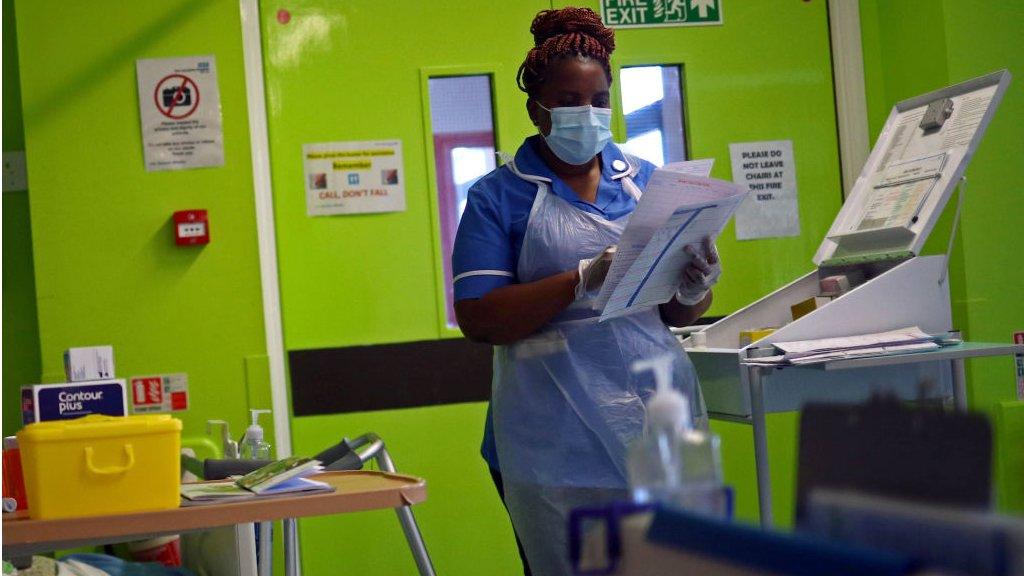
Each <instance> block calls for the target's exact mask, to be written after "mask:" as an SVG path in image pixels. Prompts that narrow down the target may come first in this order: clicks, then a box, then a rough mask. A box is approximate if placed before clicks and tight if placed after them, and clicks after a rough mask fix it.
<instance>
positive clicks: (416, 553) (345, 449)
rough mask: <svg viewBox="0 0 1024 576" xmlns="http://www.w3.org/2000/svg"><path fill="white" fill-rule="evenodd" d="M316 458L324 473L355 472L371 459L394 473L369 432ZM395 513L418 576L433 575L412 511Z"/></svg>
mask: <svg viewBox="0 0 1024 576" xmlns="http://www.w3.org/2000/svg"><path fill="white" fill-rule="evenodd" d="M316 458H317V459H318V460H320V461H321V462H324V463H325V465H326V468H325V469H326V470H359V469H361V468H362V467H363V465H364V464H366V462H367V461H369V460H374V461H376V462H377V467H378V468H379V469H380V470H381V471H383V472H391V473H395V472H397V470H395V463H394V462H392V461H391V456H389V455H388V451H387V450H386V449H385V448H384V441H383V440H381V438H380V436H377V435H376V434H374V433H372V432H370V433H367V434H363V435H362V436H360V437H358V438H354V439H352V440H349V439H347V438H346V439H344V440H342V441H341V442H340V443H339V444H338V445H336V446H332V447H331V448H328V449H327V450H324V451H323V452H321V453H320V454H319V455H317V457H316ZM395 514H397V515H398V522H399V523H400V524H401V525H402V533H403V534H405V540H406V541H407V542H408V543H409V550H410V551H411V552H412V557H413V559H414V560H415V561H416V568H417V569H418V570H419V573H420V576H435V573H434V565H433V564H431V562H430V554H428V553H427V547H426V545H425V544H424V543H423V536H421V535H420V528H419V526H417V524H416V517H415V516H413V514H412V508H410V507H409V506H398V507H397V508H395Z"/></svg>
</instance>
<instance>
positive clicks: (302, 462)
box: [181, 456, 334, 504]
mask: <svg viewBox="0 0 1024 576" xmlns="http://www.w3.org/2000/svg"><path fill="white" fill-rule="evenodd" d="M321 470H323V466H321V465H320V461H319V460H313V459H311V458H299V457H297V456H292V457H290V458H285V459H283V460H278V461H276V462H271V463H270V464H267V465H266V466H264V467H262V468H259V469H257V470H253V471H252V472H249V473H248V474H246V475H245V476H237V477H233V478H229V479H227V480H218V481H215V482H197V483H195V484H182V485H181V495H182V496H184V497H185V498H186V499H187V500H188V501H191V502H189V503H190V504H191V503H200V502H208V501H211V500H215V501H224V500H235V499H239V498H253V497H257V496H270V495H276V494H286V493H292V492H330V491H332V490H334V489H333V488H332V487H331V485H330V484H326V483H324V482H317V481H316V480H310V479H309V478H305V477H304V476H308V475H310V474H314V473H316V472H319V471H321Z"/></svg>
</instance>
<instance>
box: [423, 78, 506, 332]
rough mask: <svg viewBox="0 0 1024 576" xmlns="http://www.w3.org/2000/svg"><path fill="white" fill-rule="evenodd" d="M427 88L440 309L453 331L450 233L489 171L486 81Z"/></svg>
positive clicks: (448, 81) (436, 83) (438, 82)
mask: <svg viewBox="0 0 1024 576" xmlns="http://www.w3.org/2000/svg"><path fill="white" fill-rule="evenodd" d="M429 87H430V121H431V131H432V133H433V137H434V171H435V174H436V175H437V195H438V202H437V205H438V210H439V211H440V214H439V216H440V217H439V218H438V221H439V222H440V225H441V245H442V246H441V247H442V250H441V253H442V259H443V262H442V265H443V267H444V278H445V304H446V306H445V310H446V316H447V318H446V319H447V323H448V326H449V327H450V328H455V327H456V326H457V323H456V321H455V294H454V291H453V288H452V256H451V255H452V248H453V247H454V246H455V232H456V230H458V228H459V219H460V218H461V217H462V211H463V210H465V208H466V196H467V194H468V193H469V189H470V187H471V186H473V184H475V183H476V181H477V180H479V179H480V177H481V176H483V175H485V174H487V173H488V172H490V171H491V170H494V168H495V158H494V109H493V104H492V103H493V99H492V97H491V77H490V76H489V75H486V74H481V75H475V76H446V77H438V78H430V80H429Z"/></svg>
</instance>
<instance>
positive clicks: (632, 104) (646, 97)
mask: <svg viewBox="0 0 1024 576" xmlns="http://www.w3.org/2000/svg"><path fill="white" fill-rule="evenodd" d="M620 78H621V86H622V114H623V116H624V117H625V119H626V143H625V145H623V148H624V149H625V150H626V151H627V152H629V153H630V154H634V155H636V156H639V157H641V158H643V159H645V160H647V161H649V162H651V163H653V164H655V165H657V166H664V165H665V164H667V163H669V162H679V161H680V160H686V158H687V151H686V131H685V122H684V114H683V89H682V88H683V86H682V67H681V66H677V65H669V66H631V67H628V68H623V69H622V72H621V74H620Z"/></svg>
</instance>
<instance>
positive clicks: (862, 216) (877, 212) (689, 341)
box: [682, 70, 1021, 526]
mask: <svg viewBox="0 0 1024 576" xmlns="http://www.w3.org/2000/svg"><path fill="white" fill-rule="evenodd" d="M1009 81H1010V74H1009V72H1007V71H1005V70H1003V71H1000V72H995V73H992V74H988V75H986V76H982V77H980V78H976V79H973V80H969V81H967V82H963V83H961V84H957V85H955V86H950V87H948V88H944V89H942V90H938V91H935V92H931V93H929V94H925V95H923V96H919V97H917V98H912V99H910V100H905V101H903V102H900V103H898V104H896V106H895V107H893V109H892V111H891V113H890V114H889V118H888V120H887V121H886V123H885V127H884V129H883V130H882V133H881V134H880V135H879V137H878V141H877V142H876V144H875V147H874V149H873V150H872V152H871V155H870V157H869V158H868V160H867V162H866V163H865V165H864V168H863V169H862V170H861V173H860V176H859V177H858V178H857V181H856V183H855V184H854V186H853V189H852V190H851V192H850V194H849V196H848V197H847V199H846V202H845V203H844V205H843V207H842V209H841V210H840V211H839V215H838V216H837V217H836V219H835V221H834V222H833V223H832V227H831V229H830V230H829V232H828V234H827V235H826V237H825V238H824V240H823V241H822V243H821V246H820V247H819V249H818V251H817V253H816V254H815V256H814V259H813V262H814V264H815V266H816V269H814V270H812V271H811V272H809V273H808V274H806V275H805V276H803V277H801V278H798V279H796V280H794V281H793V282H791V283H790V284H788V285H786V286H784V287H782V288H780V289H779V290H776V291H775V292H773V293H771V294H769V295H767V296H765V297H763V298H761V299H760V300H757V301H756V302H753V303H752V304H750V305H748V306H746V307H744V308H742V309H740V310H739V311H737V312H735V313H733V314H731V315H729V316H727V317H726V318H723V319H722V320H720V321H719V322H716V323H715V324H712V325H710V326H708V327H707V328H705V329H703V330H701V331H700V333H699V334H700V336H696V337H695V336H693V335H691V336H690V337H688V338H686V339H684V340H683V341H682V342H683V346H684V347H685V348H686V350H687V353H688V354H689V356H690V358H691V360H692V361H693V363H694V365H695V366H696V368H697V373H698V375H699V377H700V384H701V389H702V391H703V393H704V398H705V400H706V402H707V408H708V412H709V413H710V416H711V417H712V418H718V419H724V420H730V421H739V422H745V423H749V424H751V425H752V426H753V432H754V448H755V459H756V461H757V462H756V463H757V485H758V502H759V509H760V515H761V524H762V525H763V526H770V525H771V524H772V510H771V490H770V483H769V473H768V472H769V470H768V446H767V436H766V430H765V414H766V413H771V412H787V411H794V410H799V409H800V408H801V407H802V406H803V405H804V404H805V403H807V402H809V401H829V402H857V401H862V400H866V399H867V398H868V397H870V396H871V394H872V393H874V392H877V391H885V392H887V393H891V394H895V395H897V396H898V397H900V398H903V399H918V398H948V397H950V396H952V397H953V398H954V401H955V403H956V405H957V406H958V407H959V408H961V409H963V408H964V407H965V399H964V382H963V359H964V358H966V357H973V356H987V355H1001V354H1012V353H1013V352H1014V351H1015V350H1018V349H1020V348H1021V347H1017V348H1015V347H1014V346H1012V345H984V344H970V343H965V344H963V345H960V346H956V347H952V348H949V349H946V348H943V349H940V350H938V351H934V352H927V353H920V354H905V355H902V356H896V357H883V358H870V359H861V360H859V361H850V360H843V361H832V362H827V363H823V364H817V365H810V366H801V367H786V368H784V369H776V368H765V367H757V366H752V365H747V364H745V363H744V360H745V359H747V358H752V357H756V356H758V355H765V354H766V350H765V349H766V348H767V349H770V348H771V344H772V343H774V342H786V341H793V340H808V339H817V338H830V337H836V336H847V335H854V334H867V333H874V332H882V331H887V330H895V329H899V328H905V327H908V326H919V327H920V328H921V329H922V330H924V331H925V332H928V333H933V334H938V333H945V332H949V331H951V330H952V329H953V325H952V324H953V321H952V312H951V308H950V297H949V283H948V279H947V274H946V267H947V264H948V253H947V255H946V256H942V255H938V256H919V254H920V252H921V248H922V247H923V246H924V243H925V241H926V240H927V238H928V235H929V234H930V233H931V231H932V229H933V228H934V227H935V224H936V222H937V221H938V219H939V216H940V215H941V214H942V211H943V208H944V207H945V206H946V203H947V202H948V200H949V198H950V197H951V196H952V194H953V191H954V190H955V189H956V188H957V185H958V184H961V181H962V179H963V177H964V170H965V169H966V168H967V164H968V162H969V161H970V159H971V157H972V156H973V154H974V151H975V150H976V149H977V147H978V144H979V142H980V141H981V138H982V136H983V134H984V132H985V128H986V127H987V126H988V123H989V121H990V120H991V118H992V115H993V114H994V113H995V110H996V108H997V107H998V105H999V102H1000V100H1001V99H1002V96H1003V93H1004V92H1005V91H1006V88H1007V85H1008V84H1009ZM963 194H964V189H963V187H961V189H960V199H961V200H962V199H963ZM958 211H959V207H958ZM851 272H852V273H858V274H863V275H864V277H865V278H866V280H865V281H864V282H863V283H862V284H860V285H858V286H856V287H855V288H853V289H852V290H851V291H849V292H847V293H845V294H843V295H841V296H840V297H838V298H835V299H834V300H832V301H830V302H828V303H826V304H825V305H823V306H820V307H818V308H817V309H816V310H814V311H812V312H811V313H809V314H807V315H805V316H803V317H801V318H799V319H798V320H792V316H791V310H790V306H792V305H794V304H797V303H798V302H801V301H803V300H806V299H808V298H811V297H813V296H816V295H818V293H819V279H821V278H824V277H826V276H829V275H832V274H842V273H851ZM763 327H778V328H777V330H776V331H775V332H774V333H772V334H771V335H769V336H767V337H764V338H762V339H760V340H757V341H755V342H753V343H751V344H749V345H746V346H743V345H741V344H740V332H741V331H743V330H751V329H758V328H763ZM698 340H702V345H701V346H695V343H696V342H697V341H698Z"/></svg>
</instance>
